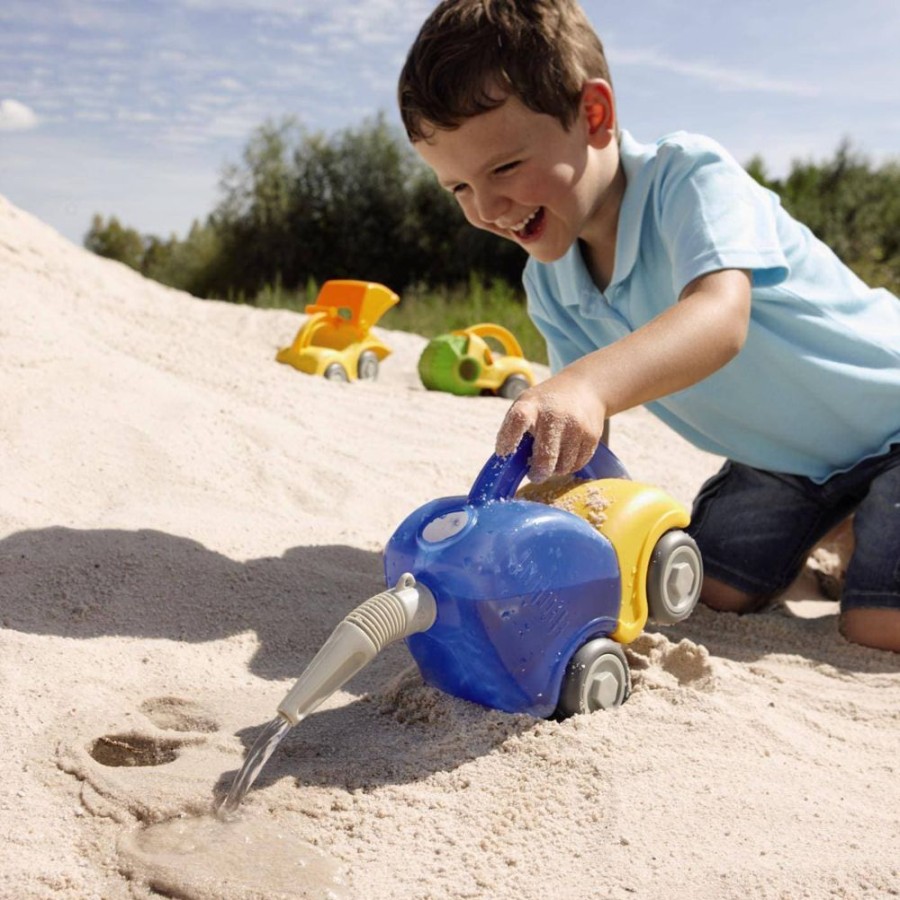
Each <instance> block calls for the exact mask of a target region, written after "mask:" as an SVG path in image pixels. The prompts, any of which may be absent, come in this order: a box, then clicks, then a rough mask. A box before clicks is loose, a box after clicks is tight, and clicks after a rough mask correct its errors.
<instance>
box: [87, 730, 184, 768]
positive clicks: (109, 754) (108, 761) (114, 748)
mask: <svg viewBox="0 0 900 900" xmlns="http://www.w3.org/2000/svg"><path fill="white" fill-rule="evenodd" d="M179 747H181V742H180V741H166V740H157V739H155V738H149V737H142V736H141V735H138V734H108V735H105V736H104V737H99V738H97V740H96V741H94V743H93V744H92V745H91V748H90V750H89V751H88V752H89V753H90V754H91V756H92V757H93V758H94V759H95V760H96V761H97V762H98V763H100V765H101V766H161V765H164V764H165V763H170V762H172V761H173V760H174V759H175V758H176V757H177V756H178V753H177V752H176V751H177V750H178V748H179Z"/></svg>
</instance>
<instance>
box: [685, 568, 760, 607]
mask: <svg viewBox="0 0 900 900" xmlns="http://www.w3.org/2000/svg"><path fill="white" fill-rule="evenodd" d="M700 602H701V603H703V604H704V605H705V606H708V607H709V608H710V609H714V610H716V612H734V613H752V612H756V611H757V610H758V609H760V608H761V607H762V606H763V605H764V604H765V598H764V597H759V596H757V595H755V594H748V593H746V592H745V591H742V590H740V589H738V588H734V587H732V586H731V585H729V584H725V582H724V581H719V580H717V579H715V578H710V577H708V576H707V577H705V578H704V579H703V587H702V589H701V590H700Z"/></svg>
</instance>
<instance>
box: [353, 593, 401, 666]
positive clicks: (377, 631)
mask: <svg viewBox="0 0 900 900" xmlns="http://www.w3.org/2000/svg"><path fill="white" fill-rule="evenodd" d="M344 621H345V622H352V623H353V624H354V625H356V627H357V628H359V629H360V631H362V632H363V634H365V636H366V637H367V638H368V639H369V640H370V641H371V642H372V643H373V644H374V645H375V651H376V652H381V650H382V649H383V648H385V647H386V646H387V645H388V644H390V643H393V642H394V641H396V640H397V639H398V638H402V637H405V636H406V624H407V623H406V610H405V608H404V606H403V601H402V600H401V599H400V598H399V597H398V596H397V595H396V594H394V593H393V592H392V591H383V592H382V593H380V594H376V595H375V596H374V597H369V599H368V600H366V601H365V602H363V603H360V605H359V606H357V607H356V609H354V610H353V611H352V612H350V613H348V614H347V615H346V616H345V617H344Z"/></svg>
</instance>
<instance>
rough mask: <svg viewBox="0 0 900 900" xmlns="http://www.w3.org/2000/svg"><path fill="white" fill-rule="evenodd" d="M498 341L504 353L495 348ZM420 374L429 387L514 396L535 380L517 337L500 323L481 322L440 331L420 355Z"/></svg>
mask: <svg viewBox="0 0 900 900" xmlns="http://www.w3.org/2000/svg"><path fill="white" fill-rule="evenodd" d="M488 340H494V341H496V342H497V343H498V344H499V345H500V347H501V348H502V353H498V352H496V351H495V350H492V349H491V347H490V345H489V344H488ZM419 377H420V378H421V379H422V384H424V385H425V387H426V388H427V389H428V390H429V391H446V392H448V393H450V394H457V395H458V396H461V397H473V396H477V395H479V394H494V395H497V396H500V397H505V398H507V399H508V400H515V399H516V397H518V396H519V394H521V393H522V391H524V390H526V389H527V388H529V387H531V385H533V384H534V382H535V378H534V373H533V372H532V370H531V366H530V364H529V363H528V360H526V359H525V357H524V356H523V354H522V348H521V346H520V345H519V342H518V341H517V340H516V339H515V337H514V336H513V335H512V334H511V333H510V332H509V331H507V330H506V329H505V328H503V327H502V326H501V325H494V324H492V323H490V322H482V323H481V324H479V325H472V326H470V327H469V328H462V329H459V330H457V331H452V332H450V333H449V334H442V335H438V337H436V338H433V339H432V340H431V341H429V342H428V345H427V346H426V347H425V349H424V350H423V351H422V355H421V356H420V357H419Z"/></svg>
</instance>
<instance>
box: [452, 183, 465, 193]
mask: <svg viewBox="0 0 900 900" xmlns="http://www.w3.org/2000/svg"><path fill="white" fill-rule="evenodd" d="M467 187H468V185H465V184H454V185H453V186H452V187H451V188H450V193H451V194H461V193H462V192H463V191H464V190H465V189H466V188H467Z"/></svg>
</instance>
